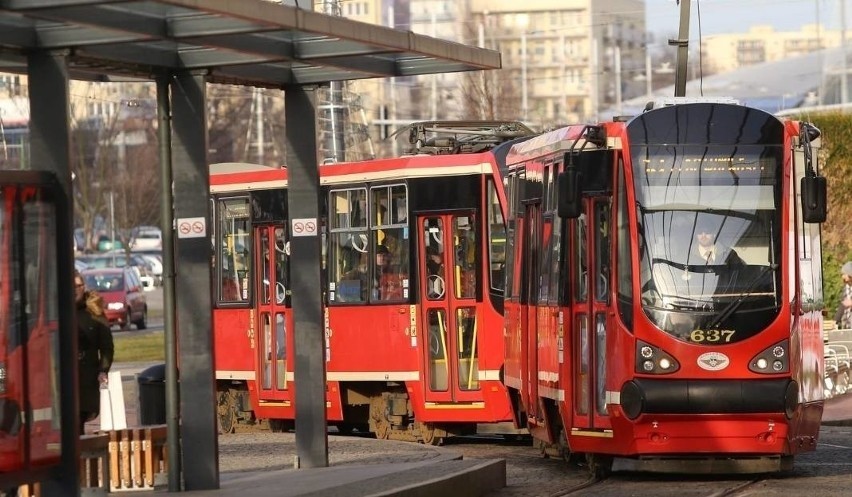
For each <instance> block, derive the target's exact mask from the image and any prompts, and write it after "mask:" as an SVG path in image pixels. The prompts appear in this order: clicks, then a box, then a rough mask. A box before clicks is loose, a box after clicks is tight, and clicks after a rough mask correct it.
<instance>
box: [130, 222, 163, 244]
mask: <svg viewBox="0 0 852 497" xmlns="http://www.w3.org/2000/svg"><path fill="white" fill-rule="evenodd" d="M130 249H131V250H162V249H163V232H162V231H160V228H157V227H156V226H137V227H136V228H134V229H133V233H132V234H131V237H130Z"/></svg>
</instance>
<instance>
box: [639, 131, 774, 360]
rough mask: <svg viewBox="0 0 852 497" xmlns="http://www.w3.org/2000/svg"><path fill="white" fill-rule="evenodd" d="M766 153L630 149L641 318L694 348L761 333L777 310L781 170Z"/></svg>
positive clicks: (762, 148) (749, 148)
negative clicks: (637, 242)
mask: <svg viewBox="0 0 852 497" xmlns="http://www.w3.org/2000/svg"><path fill="white" fill-rule="evenodd" d="M782 158H783V149H782V147H781V146H780V145H779V146H767V145H736V146H724V145H694V146H690V145H678V146H671V145H648V146H640V147H638V149H636V150H634V154H633V157H632V159H633V171H634V180H635V186H636V207H637V220H638V224H639V225H638V235H639V244H638V248H639V267H640V274H639V284H640V292H641V301H642V308H643V310H644V312H645V315H646V316H647V317H648V318H649V319H650V320H651V322H653V324H654V325H656V326H657V327H659V328H660V329H661V330H663V331H665V332H666V333H669V334H671V335H674V336H675V337H677V338H679V339H681V340H684V341H689V342H692V343H704V344H707V345H718V344H719V343H732V342H737V341H740V340H743V339H746V338H748V337H751V336H753V335H755V334H757V333H758V332H759V331H760V330H761V329H764V328H765V327H766V326H767V325H768V324H769V323H770V322H771V321H772V320H773V319H775V317H776V316H777V314H778V312H779V308H780V302H781V284H780V276H781V273H780V271H779V269H778V268H779V263H780V254H781V252H780V249H781V234H780V220H781V216H780V206H781V181H780V179H781V178H779V175H780V171H781V161H782Z"/></svg>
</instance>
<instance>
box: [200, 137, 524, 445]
mask: <svg viewBox="0 0 852 497" xmlns="http://www.w3.org/2000/svg"><path fill="white" fill-rule="evenodd" d="M468 125H469V123H468ZM477 126H481V125H477ZM477 126H474V127H477ZM461 127H462V126H460V125H456V124H446V123H442V124H438V123H429V124H428V125H425V126H422V125H421V126H420V127H419V128H418V127H417V126H415V128H414V129H415V132H418V133H419V132H421V131H422V130H426V129H427V128H432V129H434V128H441V129H442V130H444V132H447V133H454V132H456V131H458V129H461ZM448 129H449V131H447V130H448ZM518 130H520V132H519V131H518ZM480 131H481V130H480ZM462 134H464V133H462ZM484 134H486V133H482V132H479V133H477V134H474V137H475V138H474V139H471V140H467V139H466V138H460V139H458V142H457V145H461V147H457V148H456V150H455V151H452V150H450V151H447V150H444V149H440V147H441V145H440V144H439V145H435V146H434V148H433V149H432V151H431V152H430V153H419V154H417V155H410V156H402V157H399V158H391V159H377V160H370V161H364V162H357V163H341V164H331V165H324V166H322V167H321V168H320V183H321V195H322V197H323V199H324V202H323V204H324V206H323V209H324V212H323V214H322V218H323V219H322V221H321V225H322V226H321V233H322V235H323V251H324V254H323V260H324V267H323V272H322V279H323V285H324V289H323V299H324V300H323V302H324V306H323V307H324V314H325V334H326V351H325V355H326V370H327V371H326V377H327V381H328V390H327V392H328V393H327V397H326V407H327V420H328V422H329V424H332V425H335V426H337V428H338V429H340V430H341V431H349V430H352V429H358V430H359V431H371V432H373V433H375V434H376V435H377V436H378V437H379V438H394V439H400V440H411V441H422V442H426V443H440V441H442V440H443V439H444V438H445V437H447V436H451V435H454V434H462V433H471V432H474V431H476V430H477V425H480V424H481V426H480V428H481V429H485V430H487V431H499V430H501V429H502V430H504V431H505V432H507V433H513V434H514V433H518V430H517V429H515V428H514V427H513V424H512V409H511V408H510V406H509V402H508V397H507V395H506V389H505V387H504V386H503V385H502V383H501V382H500V374H501V373H500V371H501V367H502V363H503V357H504V353H503V337H502V333H501V332H502V326H503V318H502V306H503V288H502V285H503V281H504V278H503V273H502V271H503V265H504V262H505V261H504V259H505V203H506V199H505V193H504V190H503V182H502V178H503V177H504V176H505V162H504V159H505V155H506V153H507V152H508V150H509V147H510V145H511V140H514V141H518V140H522V139H523V138H522V137H525V136H527V135H529V134H530V132H529V130H527V129H526V128H514V127H512V128H511V130H510V131H509V133H508V135H504V137H503V138H500V137H497V138H498V139H496V140H494V137H491V139H492V140H494V141H493V142H492V143H491V144H490V145H488V144H487V143H483V144H481V145H476V143H479V141H480V140H481V139H482V137H483V135H484ZM412 136H414V132H413V134H412ZM506 136H509V140H507V138H506ZM450 141H451V142H452V141H453V140H450ZM445 142H446V140H445V141H443V142H440V143H445ZM501 142H506V143H503V144H502V145H500V143H501ZM423 143H425V144H426V145H427V146H429V147H431V146H432V145H430V144H431V143H432V142H426V141H424V142H423ZM471 144H473V146H471ZM465 147H467V148H465ZM459 148H460V149H462V150H463V151H462V152H460V151H459V150H458V149H459ZM436 149H440V151H435V150H436ZM210 185H211V194H212V207H213V210H214V215H213V219H214V224H215V227H216V228H215V231H216V232H215V233H214V247H215V248H214V253H215V261H214V269H215V271H216V275H215V280H216V281H217V282H218V283H217V286H218V288H217V289H216V292H215V293H216V296H217V297H216V303H217V304H216V308H215V309H214V326H215V328H214V336H215V350H216V357H215V365H216V378H217V384H218V386H219V393H218V397H219V410H218V415H219V416H218V417H219V422H220V430H221V431H222V432H229V431H231V430H233V428H234V425H235V424H236V423H237V422H257V421H260V420H268V421H269V423H270V427H271V428H272V429H273V430H283V429H288V428H291V427H292V426H293V419H294V415H295V410H294V399H295V396H294V391H293V389H294V388H295V387H296V386H297V383H296V378H295V376H294V372H293V365H294V357H293V356H292V354H290V353H288V351H292V350H293V345H294V340H293V333H292V330H293V329H294V328H293V326H294V323H293V320H292V312H291V309H290V302H289V291H290V290H289V286H288V280H289V277H288V274H287V272H288V271H289V267H288V257H289V242H288V240H289V237H290V236H293V233H291V228H292V230H295V229H296V228H295V225H294V224H293V223H292V220H290V219H289V218H288V216H287V200H286V199H287V173H286V169H284V168H268V167H263V166H251V165H244V164H224V165H214V166H212V167H211V178H210ZM486 424H487V427H486Z"/></svg>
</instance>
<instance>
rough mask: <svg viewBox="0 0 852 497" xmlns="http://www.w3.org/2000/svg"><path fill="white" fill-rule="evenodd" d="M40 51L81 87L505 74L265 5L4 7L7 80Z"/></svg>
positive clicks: (1, 33) (457, 47) (489, 58)
mask: <svg viewBox="0 0 852 497" xmlns="http://www.w3.org/2000/svg"><path fill="white" fill-rule="evenodd" d="M33 49H41V50H62V51H67V53H68V64H69V70H70V71H71V75H72V77H73V78H76V79H93V80H109V79H111V78H114V77H116V76H119V77H121V76H123V77H130V78H140V79H150V78H152V77H153V76H154V75H156V74H157V73H159V72H162V71H163V70H199V71H208V72H209V80H210V81H211V82H216V83H234V84H246V85H253V86H266V87H281V86H283V85H289V84H312V83H322V82H326V81H338V80H349V79H364V78H373V77H390V76H413V75H419V74H431V73H443V72H458V71H470V70H478V69H495V68H499V67H500V54H499V52H496V51H493V50H486V49H482V48H476V47H470V46H467V45H462V44H459V43H454V42H449V41H444V40H439V39H435V38H431V37H428V36H423V35H417V34H414V33H412V32H404V31H399V30H395V29H391V28H387V27H383V26H376V25H372V24H366V23H362V22H357V21H353V20H350V19H345V18H342V17H335V16H329V15H326V14H321V13H318V12H313V11H310V10H305V9H300V8H297V7H292V6H286V5H280V4H277V3H272V2H268V1H263V0H240V1H238V2H235V1H229V0H0V71H4V72H25V71H26V57H25V54H26V53H27V51H30V50H33Z"/></svg>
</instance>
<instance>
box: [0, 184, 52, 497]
mask: <svg viewBox="0 0 852 497" xmlns="http://www.w3.org/2000/svg"><path fill="white" fill-rule="evenodd" d="M0 176H2V177H0V481H3V485H2V486H3V487H4V488H8V487H9V486H10V485H9V482H11V481H15V479H16V478H18V479H20V478H26V477H27V476H29V477H30V478H29V479H30V480H33V479H36V476H34V475H37V472H38V471H39V470H44V469H45V468H49V467H51V466H55V465H56V464H57V463H59V460H60V456H61V454H62V449H63V448H62V446H61V443H60V432H61V416H60V408H59V395H60V390H59V386H60V383H59V335H58V333H59V307H58V301H59V299H58V297H57V295H58V285H57V281H58V265H57V262H56V261H57V259H58V257H57V254H58V253H59V251H58V247H59V243H58V236H57V233H58V231H59V226H58V224H57V210H56V209H57V204H58V203H59V199H58V197H57V194H56V192H57V191H58V184H57V182H56V179H55V177H54V176H52V175H50V174H49V173H44V172H35V171H4V172H3V173H2V175H0Z"/></svg>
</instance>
